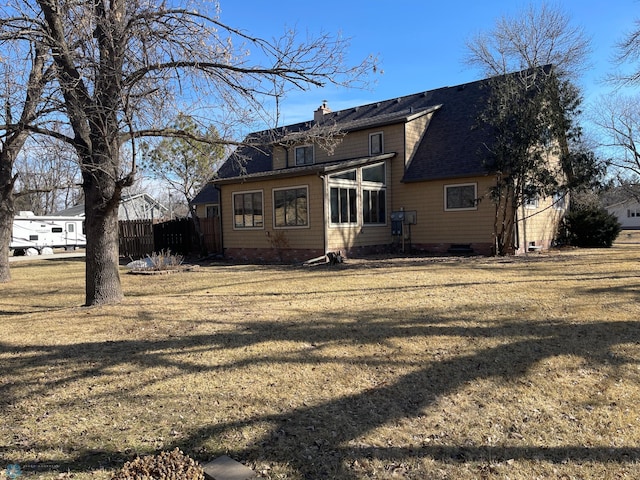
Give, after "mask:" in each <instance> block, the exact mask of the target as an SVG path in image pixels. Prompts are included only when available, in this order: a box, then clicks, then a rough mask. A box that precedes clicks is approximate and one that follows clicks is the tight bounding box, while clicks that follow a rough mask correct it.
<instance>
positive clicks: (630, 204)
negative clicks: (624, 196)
mask: <svg viewBox="0 0 640 480" xmlns="http://www.w3.org/2000/svg"><path fill="white" fill-rule="evenodd" d="M606 209H607V212H609V213H610V214H612V215H615V216H616V217H617V219H618V221H619V222H620V225H622V228H623V230H636V229H637V230H640V202H638V201H637V200H635V199H628V200H625V201H623V202H618V203H614V204H613V205H610V206H608V207H606Z"/></svg>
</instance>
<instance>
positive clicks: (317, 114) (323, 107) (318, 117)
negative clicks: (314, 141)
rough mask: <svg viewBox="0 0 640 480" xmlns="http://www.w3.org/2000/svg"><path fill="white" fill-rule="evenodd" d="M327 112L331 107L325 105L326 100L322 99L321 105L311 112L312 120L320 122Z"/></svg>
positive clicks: (329, 111)
mask: <svg viewBox="0 0 640 480" xmlns="http://www.w3.org/2000/svg"><path fill="white" fill-rule="evenodd" d="M327 113H331V109H330V108H329V107H327V101H326V100H323V101H322V105H320V106H319V107H318V109H317V110H316V111H315V112H313V121H314V122H315V123H320V122H322V117H323V116H324V115H326V114H327Z"/></svg>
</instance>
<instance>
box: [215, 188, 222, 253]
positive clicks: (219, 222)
mask: <svg viewBox="0 0 640 480" xmlns="http://www.w3.org/2000/svg"><path fill="white" fill-rule="evenodd" d="M213 188H215V189H216V190H217V191H218V227H219V228H220V253H222V255H223V256H224V235H223V234H222V224H223V222H222V190H220V187H219V186H218V185H214V186H213Z"/></svg>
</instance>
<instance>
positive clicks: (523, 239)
mask: <svg viewBox="0 0 640 480" xmlns="http://www.w3.org/2000/svg"><path fill="white" fill-rule="evenodd" d="M563 215H564V210H560V209H557V208H555V207H554V206H553V199H552V198H551V197H546V198H543V199H541V200H540V201H539V202H538V205H537V207H536V208H531V207H527V206H524V207H521V208H520V211H519V212H518V240H519V242H518V245H519V246H520V248H519V250H518V251H519V252H525V251H530V250H537V249H540V248H541V249H547V248H549V247H550V246H551V244H552V243H553V240H554V239H555V238H556V235H557V233H558V225H559V222H560V220H561V219H562V216H563ZM531 246H533V248H532V247H531Z"/></svg>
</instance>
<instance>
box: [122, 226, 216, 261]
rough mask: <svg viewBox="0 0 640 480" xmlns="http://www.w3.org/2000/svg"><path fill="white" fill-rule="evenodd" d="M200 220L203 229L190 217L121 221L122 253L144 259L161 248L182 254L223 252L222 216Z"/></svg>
mask: <svg viewBox="0 0 640 480" xmlns="http://www.w3.org/2000/svg"><path fill="white" fill-rule="evenodd" d="M198 222H199V230H200V232H198V231H197V229H196V226H195V224H194V221H193V220H192V219H190V218H180V219H177V220H171V221H169V222H163V223H156V224H154V223H153V222H152V221H151V220H121V221H120V222H118V234H119V247H120V255H121V256H124V257H132V258H141V257H145V256H147V255H151V254H152V253H153V252H159V251H161V250H171V252H173V253H177V254H181V255H188V254H192V253H193V254H198V255H200V254H203V253H218V252H221V251H222V240H221V236H220V221H219V218H218V217H215V218H201V219H198Z"/></svg>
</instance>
